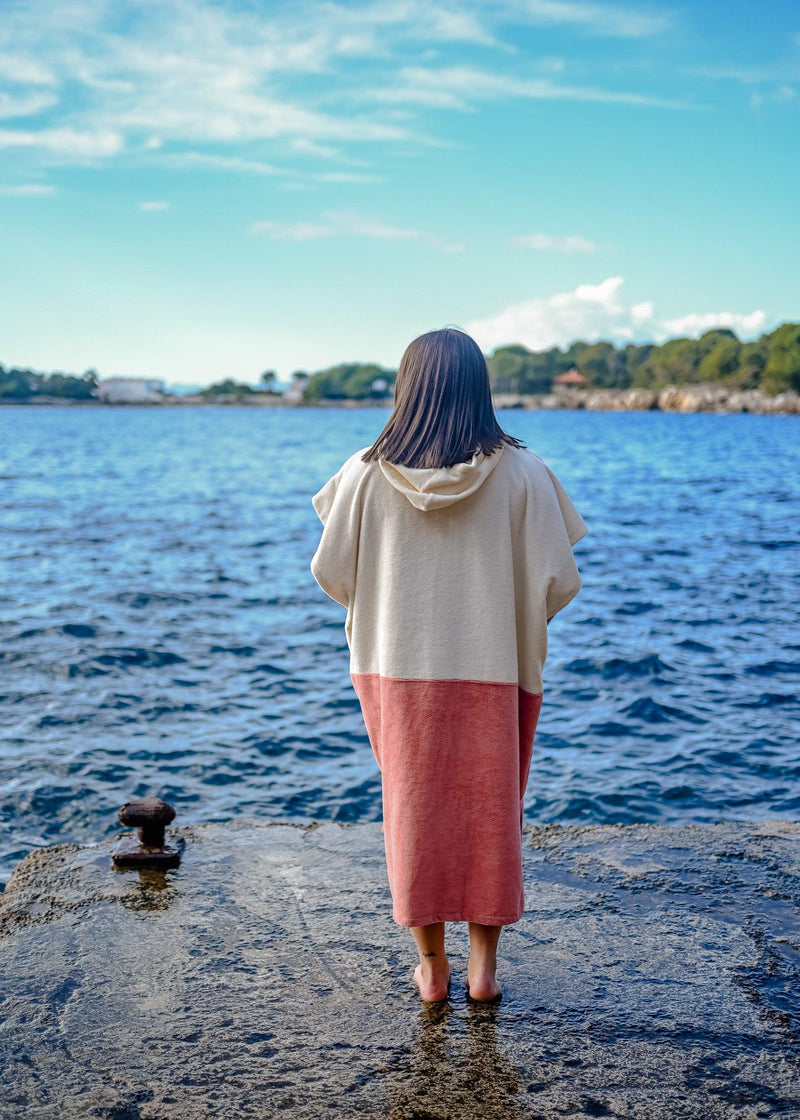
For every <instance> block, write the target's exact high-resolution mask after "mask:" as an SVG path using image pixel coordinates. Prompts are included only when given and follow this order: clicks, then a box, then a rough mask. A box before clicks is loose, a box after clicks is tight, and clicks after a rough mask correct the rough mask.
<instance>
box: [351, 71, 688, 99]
mask: <svg viewBox="0 0 800 1120" xmlns="http://www.w3.org/2000/svg"><path fill="white" fill-rule="evenodd" d="M399 78H400V84H398V85H396V86H390V87H386V88H384V89H370V90H361V91H358V92H357V93H356V94H355V96H357V97H359V98H360V99H367V100H372V101H384V102H391V103H397V102H400V103H402V102H405V103H409V104H411V103H415V104H419V105H429V106H435V107H438V108H444V109H447V108H452V109H464V108H467V107H468V106H469V105H470V104H471V103H473V102H476V101H480V100H485V99H494V98H504V97H520V98H531V99H536V100H544V101H595V102H605V103H608V104H622V105H642V106H649V107H651V108H652V107H657V108H663V109H696V108H699V107H700V106H697V105H695V104H693V103H691V102H688V101H682V100H680V99H675V98H665V97H656V96H654V95H651V94H645V93H636V92H634V91H626V90H610V89H602V88H600V87H597V86H585V85H570V84H567V83H565V82H556V81H553V80H552V79H551V78H547V77H542V78H518V77H515V76H514V75H512V74H508V73H499V72H494V71H489V70H481V69H478V68H476V67H470V66H451V67H443V68H441V69H432V68H427V67H419V66H407V67H404V68H403V69H401V71H400V74H399Z"/></svg>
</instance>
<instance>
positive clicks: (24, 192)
mask: <svg viewBox="0 0 800 1120" xmlns="http://www.w3.org/2000/svg"><path fill="white" fill-rule="evenodd" d="M55 193H56V188H55V187H54V186H52V184H50V183H17V184H16V185H10V184H1V185H0V195H2V196H3V198H47V197H49V196H50V195H53V194H55Z"/></svg>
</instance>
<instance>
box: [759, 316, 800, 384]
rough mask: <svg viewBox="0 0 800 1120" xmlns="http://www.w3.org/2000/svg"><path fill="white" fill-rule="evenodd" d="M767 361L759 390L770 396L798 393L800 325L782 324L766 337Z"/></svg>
mask: <svg viewBox="0 0 800 1120" xmlns="http://www.w3.org/2000/svg"><path fill="white" fill-rule="evenodd" d="M767 338H768V349H767V361H766V365H765V367H764V375H763V378H762V381H761V388H762V389H763V390H764V392H765V393H768V394H769V395H770V396H775V395H776V394H778V393H785V392H786V390H787V389H792V390H794V392H796V393H800V323H783V324H782V325H781V326H780V327H777V328H776V329H775V330H774V331H773V332H772V334H770V335H768V336H767Z"/></svg>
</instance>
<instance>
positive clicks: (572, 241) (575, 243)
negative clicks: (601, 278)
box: [509, 233, 597, 253]
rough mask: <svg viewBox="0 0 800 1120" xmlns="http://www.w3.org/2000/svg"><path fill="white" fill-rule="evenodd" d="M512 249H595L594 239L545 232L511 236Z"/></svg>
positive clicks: (556, 250)
mask: <svg viewBox="0 0 800 1120" xmlns="http://www.w3.org/2000/svg"><path fill="white" fill-rule="evenodd" d="M509 245H511V247H512V248H514V249H533V250H535V251H537V252H555V253H593V252H594V251H595V250H596V249H597V245H596V243H595V242H594V241H588V240H587V239H586V238H585V237H578V236H577V235H575V234H570V235H569V236H567V237H551V236H550V235H549V234H547V233H525V234H523V235H522V236H521V237H512V238H511V240H510V241H509Z"/></svg>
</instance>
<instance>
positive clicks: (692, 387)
mask: <svg viewBox="0 0 800 1120" xmlns="http://www.w3.org/2000/svg"><path fill="white" fill-rule="evenodd" d="M492 400H493V402H494V406H495V408H498V409H503V408H521V409H585V410H586V411H589V412H651V411H654V410H655V411H660V412H726V413H732V412H749V413H756V414H762V415H771V414H779V415H785V416H797V415H800V394H798V393H794V392H786V393H779V394H778V395H777V396H774V397H770V396H767V395H766V394H765V393H762V392H761V391H760V390H759V389H733V388H727V387H726V386H724V385H719V384H713V383H708V382H698V383H696V384H686V385H667V386H665V387H663V388H661V389H636V388H632V389H584V388H570V387H566V386H563V387H562V386H560V387H558V388H557V389H556V390H555V391H553V392H551V393H546V394H518V393H495V394H494V395H493V397H492ZM392 403H393V398H392V397H391V396H388V397H374V396H373V397H368V398H365V399H356V398H338V399H324V398H323V399H319V400H310V401H306V400H287V399H286V398H285V397H283V396H282V395H281V394H279V393H258V392H256V393H250V394H248V395H247V396H241V395H238V394H233V393H232V394H219V395H217V396H215V397H214V398H213V399H209V398H207V397H202V396H200V395H199V394H187V395H185V396H178V395H177V394H165V395H164V396H163V397H162V398H161V399H160V400H154V401H141V402H138V401H137V402H136V407H138V408H143V407H144V408H150V407H152V408H164V407H188V406H203V407H211V408H214V407H217V406H219V405H222V406H228V407H230V406H242V405H246V406H249V407H257V408H259V407H272V408H376V407H382V408H391V407H392ZM1 404H14V405H18V404H20V405H67V406H69V407H79V408H86V407H89V408H130V407H131V406H132V402H131V403H127V402H125V403H123V402H110V401H100V400H96V399H91V400H76V399H71V398H68V397H51V396H44V395H41V396H36V397H33V398H29V399H27V400H20V401H11V400H2V399H0V405H1Z"/></svg>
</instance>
